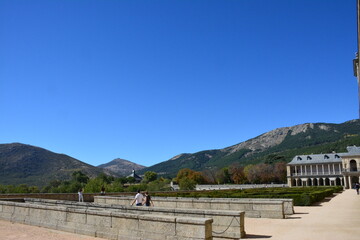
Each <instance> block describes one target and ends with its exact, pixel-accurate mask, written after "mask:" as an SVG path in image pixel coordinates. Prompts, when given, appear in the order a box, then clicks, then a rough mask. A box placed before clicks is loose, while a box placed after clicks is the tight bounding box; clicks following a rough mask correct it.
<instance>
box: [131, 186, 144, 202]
mask: <svg viewBox="0 0 360 240" xmlns="http://www.w3.org/2000/svg"><path fill="white" fill-rule="evenodd" d="M143 199H144V196H143V195H142V194H141V193H140V190H138V191H137V194H136V195H135V199H134V201H133V202H132V203H131V206H132V205H133V204H134V203H135V202H136V206H142V202H143Z"/></svg>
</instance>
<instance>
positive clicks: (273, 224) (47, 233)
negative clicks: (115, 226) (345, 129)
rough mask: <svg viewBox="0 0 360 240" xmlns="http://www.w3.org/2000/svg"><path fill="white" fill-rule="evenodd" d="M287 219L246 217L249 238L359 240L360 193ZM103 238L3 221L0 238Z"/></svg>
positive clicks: (298, 211) (297, 209)
mask: <svg viewBox="0 0 360 240" xmlns="http://www.w3.org/2000/svg"><path fill="white" fill-rule="evenodd" d="M295 212H296V214H294V215H291V216H290V217H289V218H287V219H268V218H246V219H245V231H246V233H247V236H246V239H259V240H263V239H272V240H289V239H291V240H325V239H326V240H359V239H360V195H356V192H355V190H346V191H344V192H343V193H341V194H338V195H337V196H335V197H333V198H331V199H328V200H327V201H324V202H322V203H320V204H319V205H318V206H311V207H295ZM10 239H11V240H12V239H14V240H102V238H94V237H88V236H83V235H77V234H72V233H66V232H61V231H57V230H51V229H47V228H41V227H34V226H28V225H24V224H19V223H11V222H8V221H2V220H0V240H10Z"/></svg>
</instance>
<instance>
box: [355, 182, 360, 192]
mask: <svg viewBox="0 0 360 240" xmlns="http://www.w3.org/2000/svg"><path fill="white" fill-rule="evenodd" d="M359 188H360V185H359V183H355V189H356V193H357V195H359Z"/></svg>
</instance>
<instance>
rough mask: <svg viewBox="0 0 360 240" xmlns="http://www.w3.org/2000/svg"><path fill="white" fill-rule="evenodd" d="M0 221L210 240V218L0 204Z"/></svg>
mask: <svg viewBox="0 0 360 240" xmlns="http://www.w3.org/2000/svg"><path fill="white" fill-rule="evenodd" d="M0 219H3V220H8V221H13V222H19V223H25V224H29V225H35V226H41V227H47V228H52V229H57V230H60V231H67V232H73V233H78V234H85V235H89V236H95V237H102V238H107V239H117V240H125V239H126V240H140V239H154V240H164V239H165V240H173V239H174V240H180V239H183V240H200V239H202V240H204V239H205V240H210V239H213V237H212V222H213V220H212V219H211V218H193V217H182V216H165V215H155V214H134V213H123V212H120V211H108V210H106V209H101V210H100V209H98V208H91V207H88V208H86V207H81V208H77V207H69V206H66V205H56V206H55V205H50V204H48V205H46V204H41V203H40V202H38V203H30V202H27V203H21V202H11V201H0Z"/></svg>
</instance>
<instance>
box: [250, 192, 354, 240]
mask: <svg viewBox="0 0 360 240" xmlns="http://www.w3.org/2000/svg"><path fill="white" fill-rule="evenodd" d="M245 231H246V233H247V238H248V239H259V240H263V239H274V240H275V239H276V240H283V239H284V240H285V239H286V240H289V239H291V240H314V239H316V240H323V239H324V240H325V239H326V240H340V239H342V240H359V239H360V195H356V191H355V190H352V189H350V190H345V191H344V192H342V193H340V194H338V195H336V196H335V197H333V198H331V199H327V200H326V201H324V202H322V203H320V204H319V205H318V206H311V207H295V214H294V215H291V216H290V217H289V218H288V219H266V218H246V219H245Z"/></svg>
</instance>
